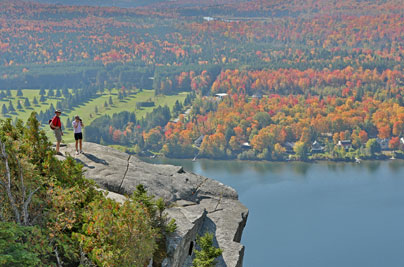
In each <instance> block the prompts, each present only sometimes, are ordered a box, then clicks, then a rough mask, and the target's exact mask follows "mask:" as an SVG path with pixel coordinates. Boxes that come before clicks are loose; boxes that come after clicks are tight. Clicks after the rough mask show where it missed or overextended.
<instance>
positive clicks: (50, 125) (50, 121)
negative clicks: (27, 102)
mask: <svg viewBox="0 0 404 267" xmlns="http://www.w3.org/2000/svg"><path fill="white" fill-rule="evenodd" d="M48 123H49V127H50V128H51V129H52V130H55V127H53V126H52V120H49V121H48Z"/></svg>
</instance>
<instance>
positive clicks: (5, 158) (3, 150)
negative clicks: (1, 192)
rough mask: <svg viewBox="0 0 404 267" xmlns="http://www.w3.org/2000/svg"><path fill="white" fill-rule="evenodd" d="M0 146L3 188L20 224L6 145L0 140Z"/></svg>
mask: <svg viewBox="0 0 404 267" xmlns="http://www.w3.org/2000/svg"><path fill="white" fill-rule="evenodd" d="M0 147H1V155H0V156H1V158H3V162H4V165H5V167H6V177H7V179H6V183H5V188H6V192H7V196H8V201H9V202H10V205H11V208H12V209H13V211H14V216H15V221H16V223H18V224H21V215H20V212H19V211H18V207H17V204H16V203H15V199H14V196H13V194H12V193H11V173H10V167H9V165H8V155H7V153H6V145H5V144H3V143H2V142H1V141H0Z"/></svg>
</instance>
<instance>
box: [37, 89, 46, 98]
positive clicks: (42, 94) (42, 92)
mask: <svg viewBox="0 0 404 267" xmlns="http://www.w3.org/2000/svg"><path fill="white" fill-rule="evenodd" d="M45 94H46V93H45V89H43V88H42V89H41V90H40V91H39V95H40V96H44V95H45Z"/></svg>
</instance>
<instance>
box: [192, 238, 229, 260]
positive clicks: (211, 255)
mask: <svg viewBox="0 0 404 267" xmlns="http://www.w3.org/2000/svg"><path fill="white" fill-rule="evenodd" d="M196 243H197V245H198V246H199V247H200V248H201V250H200V251H198V250H195V249H194V251H195V258H194V260H193V262H192V267H215V266H216V258H217V257H219V256H220V255H222V250H221V249H220V248H216V247H215V246H214V245H213V234H211V233H206V234H205V235H204V236H202V237H198V238H197V240H196Z"/></svg>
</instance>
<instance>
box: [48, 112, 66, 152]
mask: <svg viewBox="0 0 404 267" xmlns="http://www.w3.org/2000/svg"><path fill="white" fill-rule="evenodd" d="M60 114H62V111H60V110H59V109H58V110H56V111H55V116H54V117H53V118H52V120H51V122H50V127H51V129H52V130H53V132H54V133H55V137H56V154H57V155H63V154H62V153H60V151H59V149H60V142H62V135H63V131H62V122H61V121H60V118H59V117H60Z"/></svg>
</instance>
